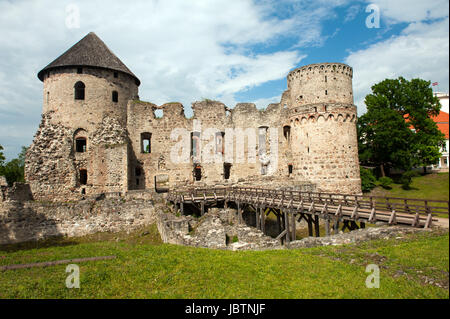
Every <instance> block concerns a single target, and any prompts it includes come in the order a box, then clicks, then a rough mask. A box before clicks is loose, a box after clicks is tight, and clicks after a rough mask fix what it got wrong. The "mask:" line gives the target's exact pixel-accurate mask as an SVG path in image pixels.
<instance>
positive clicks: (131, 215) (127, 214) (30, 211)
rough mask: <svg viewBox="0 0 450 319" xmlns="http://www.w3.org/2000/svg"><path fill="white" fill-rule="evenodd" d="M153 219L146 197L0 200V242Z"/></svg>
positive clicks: (125, 227)
mask: <svg viewBox="0 0 450 319" xmlns="http://www.w3.org/2000/svg"><path fill="white" fill-rule="evenodd" d="M154 222H155V212H154V206H153V203H152V201H148V200H139V199H133V200H127V201H124V200H123V199H103V200H98V201H97V200H95V199H92V200H86V201H80V202H73V203H42V202H35V201H7V202H3V203H0V244H11V243H19V242H27V241H35V240H39V239H46V238H50V237H54V236H56V237H59V236H68V237H78V236H84V235H88V234H93V233H97V232H119V231H132V230H134V229H138V228H140V227H142V226H146V225H149V224H152V223H154Z"/></svg>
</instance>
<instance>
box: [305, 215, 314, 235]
mask: <svg viewBox="0 0 450 319" xmlns="http://www.w3.org/2000/svg"><path fill="white" fill-rule="evenodd" d="M305 216H306V221H307V222H308V236H309V237H312V236H313V224H312V216H311V215H305Z"/></svg>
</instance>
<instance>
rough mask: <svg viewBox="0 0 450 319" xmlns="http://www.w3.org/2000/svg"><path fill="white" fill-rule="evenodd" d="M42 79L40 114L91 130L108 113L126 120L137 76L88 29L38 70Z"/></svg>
mask: <svg viewBox="0 0 450 319" xmlns="http://www.w3.org/2000/svg"><path fill="white" fill-rule="evenodd" d="M38 77H39V79H40V80H41V81H43V82H44V101H43V113H44V114H45V113H47V112H48V111H54V113H53V115H52V122H54V123H56V122H58V123H60V124H63V125H64V126H66V127H69V128H73V129H78V128H83V129H85V130H90V129H91V128H92V127H95V126H96V125H98V124H99V123H100V122H101V121H102V119H103V115H104V114H107V115H108V116H110V117H113V118H115V119H117V120H119V121H120V122H122V123H125V122H126V111H127V110H126V108H127V107H126V106H127V102H128V101H129V100H130V99H135V98H137V96H138V86H139V84H140V82H139V79H138V78H137V77H136V76H135V75H134V74H133V73H132V72H131V71H130V70H129V69H128V68H127V67H126V66H125V65H124V64H123V63H122V62H121V61H120V60H119V59H118V58H117V57H116V56H115V55H114V54H113V53H112V52H111V51H110V50H109V49H108V47H107V46H106V45H105V44H104V42H103V41H102V40H100V39H99V38H98V37H97V36H96V35H95V33H93V32H91V33H89V34H88V35H86V36H85V37H84V38H83V39H81V40H80V41H79V42H78V43H76V44H75V45H74V46H72V47H71V48H70V49H69V50H67V51H66V52H65V53H64V54H62V55H61V56H60V57H59V58H57V59H56V60H55V61H53V62H52V63H50V64H49V65H48V66H46V67H45V68H44V69H42V70H41V71H40V72H39V73H38Z"/></svg>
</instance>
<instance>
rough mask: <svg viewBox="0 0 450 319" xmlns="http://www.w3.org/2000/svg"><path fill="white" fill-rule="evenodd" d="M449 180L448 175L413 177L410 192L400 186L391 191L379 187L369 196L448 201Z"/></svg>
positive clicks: (394, 185) (397, 185) (393, 186)
mask: <svg viewBox="0 0 450 319" xmlns="http://www.w3.org/2000/svg"><path fill="white" fill-rule="evenodd" d="M448 178H449V176H448V173H437V174H428V175H424V176H419V177H413V179H412V184H411V189H410V190H404V189H403V188H402V186H401V185H399V184H392V185H391V187H392V189H390V190H387V189H383V188H382V187H381V186H378V187H376V188H375V189H374V190H372V192H370V193H368V194H367V195H372V196H389V197H404V198H418V199H430V200H445V201H448V200H449V179H448Z"/></svg>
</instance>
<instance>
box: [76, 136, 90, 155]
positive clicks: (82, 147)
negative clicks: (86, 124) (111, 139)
mask: <svg viewBox="0 0 450 319" xmlns="http://www.w3.org/2000/svg"><path fill="white" fill-rule="evenodd" d="M75 144H76V145H75V149H76V152H77V153H84V152H86V145H87V143H86V139H85V138H77V139H76V140H75Z"/></svg>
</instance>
